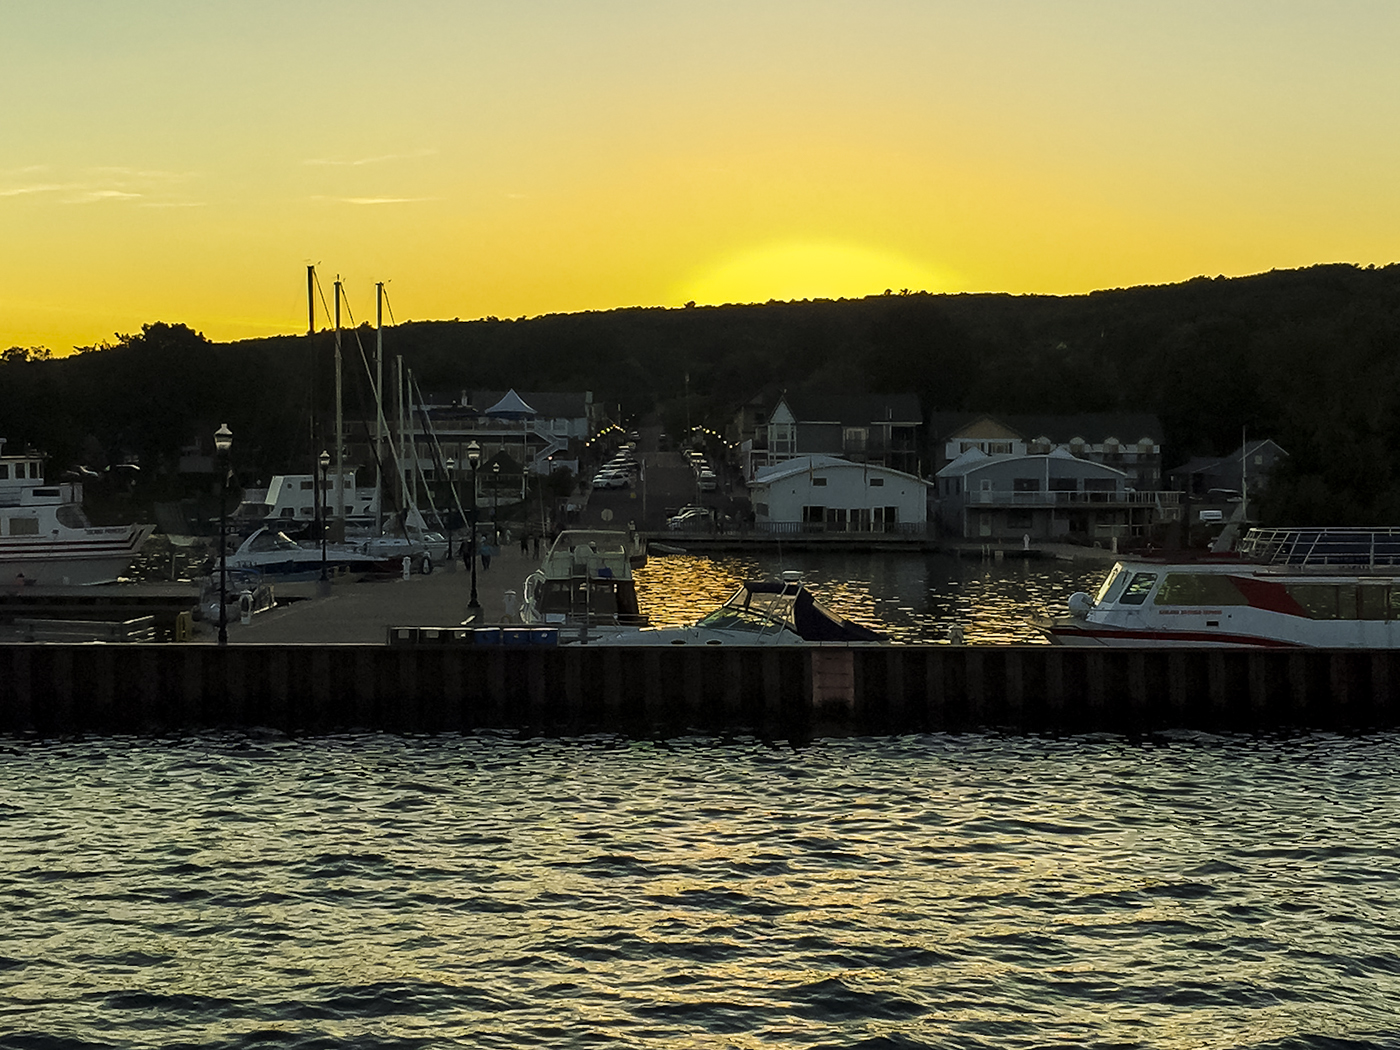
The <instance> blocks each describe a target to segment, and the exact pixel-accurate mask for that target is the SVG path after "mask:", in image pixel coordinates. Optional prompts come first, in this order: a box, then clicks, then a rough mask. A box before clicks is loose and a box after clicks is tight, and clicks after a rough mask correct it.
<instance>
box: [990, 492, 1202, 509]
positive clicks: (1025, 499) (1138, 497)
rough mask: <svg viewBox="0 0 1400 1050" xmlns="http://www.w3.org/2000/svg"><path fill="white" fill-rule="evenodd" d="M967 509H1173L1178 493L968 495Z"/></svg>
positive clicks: (1178, 496) (1014, 493) (995, 493)
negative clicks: (1093, 506) (1101, 506)
mask: <svg viewBox="0 0 1400 1050" xmlns="http://www.w3.org/2000/svg"><path fill="white" fill-rule="evenodd" d="M966 502H967V503H968V504H969V505H975V506H979V507H989V506H991V507H1068V506H1075V505H1085V504H1117V505H1120V506H1136V507H1163V508H1166V507H1174V506H1176V505H1177V504H1179V503H1180V502H1181V493H1180V492H1171V491H1166V490H1158V491H1152V492H1007V491H1005V490H1001V491H997V490H993V491H991V492H969V493H967V494H966Z"/></svg>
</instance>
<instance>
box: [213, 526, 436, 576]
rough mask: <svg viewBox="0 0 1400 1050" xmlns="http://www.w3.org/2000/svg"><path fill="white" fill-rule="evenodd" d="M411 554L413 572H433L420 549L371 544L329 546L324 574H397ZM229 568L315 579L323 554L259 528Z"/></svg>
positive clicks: (230, 560) (316, 548)
mask: <svg viewBox="0 0 1400 1050" xmlns="http://www.w3.org/2000/svg"><path fill="white" fill-rule="evenodd" d="M405 554H408V556H409V558H410V562H409V567H410V569H411V570H412V571H414V572H425V571H426V572H432V571H433V568H432V559H431V557H430V556H429V555H428V554H427V553H426V551H424V550H422V549H421V548H414V549H413V551H412V552H410V551H408V550H407V549H403V550H401V549H399V548H398V547H395V548H393V549H392V550H391V549H387V548H383V549H381V548H376V547H375V546H373V545H372V544H370V543H361V544H348V543H328V544H326V548H325V562H324V566H325V571H326V572H328V573H331V574H336V573H342V572H351V573H383V572H390V573H396V572H399V571H401V567H402V563H403V557H404V555H405ZM228 567H229V568H230V569H237V570H239V571H240V572H253V573H261V574H262V575H264V576H271V577H273V578H275V579H278V580H283V581H288V580H314V579H317V578H318V577H319V576H320V575H321V571H322V552H321V547H320V545H319V544H317V545H314V546H312V545H308V546H302V545H301V544H299V543H297V542H296V541H295V540H293V539H292V538H291V537H289V536H288V535H287V534H286V533H283V532H278V531H276V530H274V529H270V528H266V527H264V528H261V529H257V530H256V531H255V532H254V533H253V534H252V535H251V536H249V537H248V538H247V539H246V540H244V541H243V543H242V544H241V545H240V546H239V548H238V549H237V550H236V551H234V552H233V553H232V554H230V555H229V556H228Z"/></svg>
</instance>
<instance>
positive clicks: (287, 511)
mask: <svg viewBox="0 0 1400 1050" xmlns="http://www.w3.org/2000/svg"><path fill="white" fill-rule="evenodd" d="M296 516H297V512H296V508H295V507H283V508H282V517H284V518H295V517H296Z"/></svg>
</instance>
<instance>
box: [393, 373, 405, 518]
mask: <svg viewBox="0 0 1400 1050" xmlns="http://www.w3.org/2000/svg"><path fill="white" fill-rule="evenodd" d="M394 362H395V364H396V366H397V373H396V376H397V380H396V382H395V383H394V397H395V408H396V409H397V412H398V417H399V455H398V460H399V478H398V481H399V505H400V509H402V508H403V507H405V506H407V505H408V483H407V477H408V474H407V471H408V432H407V431H406V430H405V429H404V423H403V355H402V354H397V355H395V357H394Z"/></svg>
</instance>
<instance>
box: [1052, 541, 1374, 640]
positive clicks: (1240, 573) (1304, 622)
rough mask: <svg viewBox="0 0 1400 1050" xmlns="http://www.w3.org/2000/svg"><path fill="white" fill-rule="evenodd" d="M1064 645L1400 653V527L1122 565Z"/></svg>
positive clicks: (1079, 600) (1057, 628) (1072, 622)
mask: <svg viewBox="0 0 1400 1050" xmlns="http://www.w3.org/2000/svg"><path fill="white" fill-rule="evenodd" d="M1032 622H1033V623H1034V624H1035V626H1036V627H1037V628H1039V629H1040V630H1041V632H1042V633H1044V634H1045V635H1046V637H1047V638H1049V640H1050V641H1051V642H1054V643H1056V644H1060V645H1126V646H1133V645H1147V646H1163V645H1175V646H1193V647H1198V646H1268V647H1321V648H1333V647H1335V648H1351V649H1394V648H1397V647H1400V529H1320V528H1287V529H1251V530H1250V531H1249V533H1248V534H1247V535H1246V536H1245V538H1244V539H1243V540H1241V541H1240V544H1239V547H1238V549H1237V550H1236V551H1235V552H1233V553H1232V554H1229V555H1224V556H1219V557H1205V558H1202V559H1200V560H1194V561H1192V560H1168V559H1161V558H1124V559H1122V560H1120V561H1118V562H1117V563H1116V564H1115V565H1114V566H1113V569H1112V570H1111V571H1110V572H1109V574H1108V578H1107V579H1105V580H1104V582H1103V583H1102V585H1100V587H1099V589H1098V591H1097V592H1096V593H1095V594H1094V595H1093V596H1092V597H1091V596H1090V595H1089V594H1087V593H1085V592H1083V591H1080V592H1077V593H1075V594H1072V595H1070V598H1069V610H1068V613H1067V614H1065V615H1060V616H1055V617H1045V618H1041V619H1039V620H1035V621H1032Z"/></svg>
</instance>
